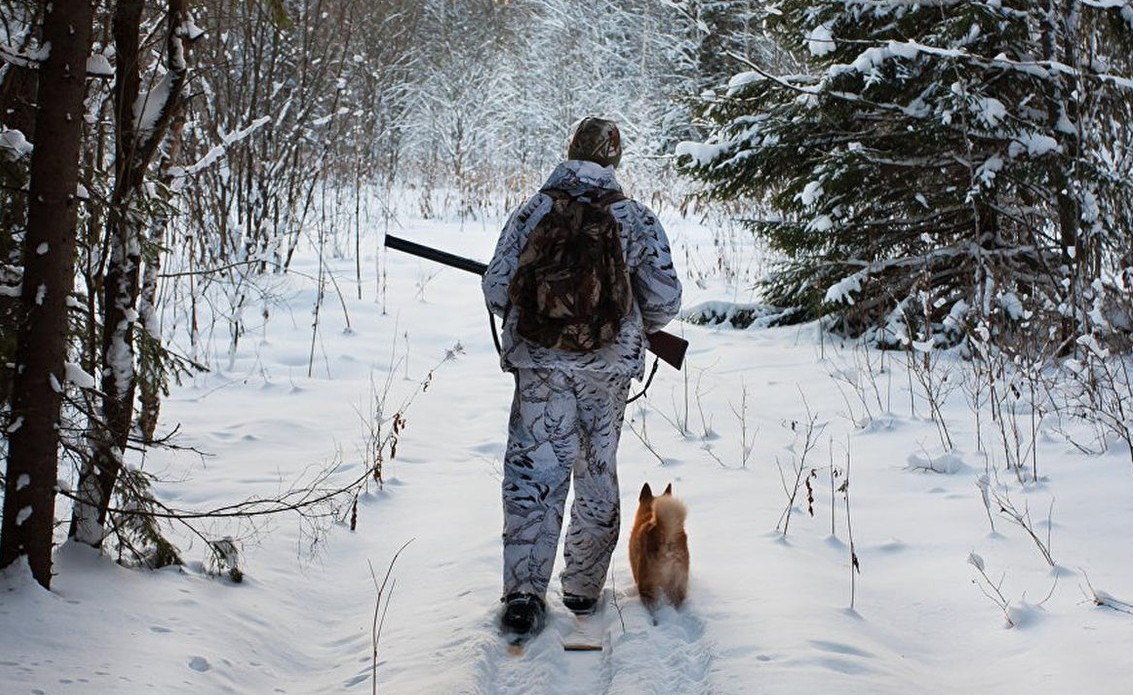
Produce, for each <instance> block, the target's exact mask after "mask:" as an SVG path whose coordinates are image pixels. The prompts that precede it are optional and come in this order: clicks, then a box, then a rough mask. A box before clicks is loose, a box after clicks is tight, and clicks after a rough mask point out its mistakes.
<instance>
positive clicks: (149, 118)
mask: <svg viewBox="0 0 1133 695" xmlns="http://www.w3.org/2000/svg"><path fill="white" fill-rule="evenodd" d="M144 10H145V3H144V2H143V0H119V2H118V3H117V5H116V7H115V14H114V20H113V38H114V47H115V56H116V58H117V66H116V69H115V83H114V93H113V103H114V124H115V140H114V142H115V151H114V184H113V188H112V192H111V197H110V204H109V208H108V210H107V217H106V221H107V222H106V225H107V226H106V237H107V241H108V244H107V245H108V248H109V249H110V254H109V258H108V260H107V266H106V268H107V269H106V274H105V277H104V279H103V282H102V288H103V298H102V312H103V314H102V324H101V325H102V344H101V359H100V360H99V364H100V366H101V372H102V373H101V394H102V395H101V412H100V417H98V418H94V419H93V420H92V423H91V435H90V437H89V441H90V455H89V457H88V458H86V459H85V460H84V462H83V467H82V470H81V471H80V472H79V480H78V486H77V491H76V499H75V506H74V513H73V516H72V519H71V530H70V535H71V536H72V537H73V538H75V539H76V540H78V541H80V542H83V543H87V544H90V545H94V546H98V545H99V544H101V543H102V540H103V536H104V528H103V527H104V524H105V522H106V517H107V513H108V509H109V506H110V500H111V496H112V493H113V491H114V485H115V482H116V481H117V480H118V476H119V474H120V472H121V470H122V466H123V456H124V453H125V450H126V447H127V445H128V443H129V440H130V434H131V429H132V428H133V425H134V401H135V396H136V392H137V372H136V364H137V351H136V344H135V333H136V331H137V329H138V325H137V324H138V316H139V306H138V298H139V294H140V287H141V284H140V277H141V269H142V265H143V259H142V247H143V244H144V243H145V242H146V234H145V232H146V229H147V224H146V220H147V217H146V214H145V210H146V208H147V204H146V200H145V196H146V195H147V192H146V188H145V187H144V184H145V183H146V181H147V172H148V170H149V167H150V164H151V162H152V161H153V158H154V155H155V153H156V152H157V148H158V145H159V144H160V143H161V142H162V141H163V139H164V137H165V135H166V133H167V132H168V130H169V126H170V124H171V123H172V122H173V118H174V116H175V115H176V114H177V112H178V111H179V109H180V107H181V103H182V100H183V94H184V86H185V81H186V79H187V76H188V67H187V64H186V61H185V42H186V41H187V40H188V39H190V38H193V37H194V34H195V31H194V29H193V27H192V25H191V23H190V22H188V21H187V19H188V18H187V15H186V12H185V5H184V0H167V4H166V6H165V9H164V24H165V66H164V67H165V69H164V71H163V72H162V74H161V75H160V76H156V75H155V76H152V77H153V79H152V80H151V81H150V83H149V85H150V87H149V89H146V90H143V83H142V73H141V70H142V63H141V55H142V52H141V45H140V41H141V27H142V20H143V12H144Z"/></svg>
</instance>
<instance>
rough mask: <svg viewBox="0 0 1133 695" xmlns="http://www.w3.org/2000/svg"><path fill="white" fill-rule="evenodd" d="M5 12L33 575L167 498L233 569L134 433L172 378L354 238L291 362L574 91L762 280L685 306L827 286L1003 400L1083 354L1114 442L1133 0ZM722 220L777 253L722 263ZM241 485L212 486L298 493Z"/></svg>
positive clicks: (470, 207)
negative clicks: (403, 222)
mask: <svg viewBox="0 0 1133 695" xmlns="http://www.w3.org/2000/svg"><path fill="white" fill-rule="evenodd" d="M0 18H2V26H0V32H2V35H0V57H2V60H3V62H2V64H0V108H2V110H0V114H2V117H0V177H2V182H0V183H2V187H0V205H2V207H0V227H2V232H0V317H2V318H3V321H2V322H0V407H2V409H3V415H4V416H5V423H6V424H5V429H4V432H5V436H4V439H3V447H4V451H3V452H2V453H3V455H4V458H5V459H6V461H7V466H6V469H5V473H4V516H3V528H2V535H0V566H7V565H9V564H12V563H14V562H17V561H22V560H23V559H24V558H26V560H27V563H28V565H29V568H30V571H31V573H32V574H33V576H35V578H36V579H37V581H39V582H40V583H41V584H42V585H44V586H48V585H49V584H50V581H51V577H52V554H53V548H54V547H55V544H56V543H57V542H58V541H59V540H60V536H62V537H67V538H73V539H74V540H76V541H77V542H80V543H85V544H87V545H93V546H96V547H100V548H101V549H102V550H103V551H105V552H106V553H108V554H110V555H111V556H113V557H115V558H117V559H119V560H120V561H121V562H122V563H124V564H127V565H131V566H143V567H161V566H166V565H169V564H178V563H180V562H182V559H181V557H180V554H179V549H178V546H177V544H176V543H174V542H171V541H170V540H169V538H168V537H167V535H168V534H167V532H166V530H165V529H167V528H168V527H169V526H170V524H174V525H177V526H178V528H182V530H183V531H184V529H188V533H190V534H202V536H201V539H202V541H204V542H205V543H207V544H208V546H209V547H210V548H212V552H213V555H214V558H215V563H216V566H217V567H220V568H223V567H228V568H229V569H233V568H234V562H235V560H234V559H233V558H232V557H231V556H230V551H231V550H232V549H231V548H230V547H229V546H228V545H227V544H226V543H225V542H224V541H223V539H219V540H218V539H216V538H211V537H209V538H205V537H204V536H203V532H202V531H201V530H200V528H199V526H198V523H199V521H200V519H198V518H194V517H192V516H186V515H183V514H179V513H177V512H176V511H175V510H172V509H170V508H169V507H167V506H166V505H165V503H164V502H163V501H162V500H161V498H160V495H157V494H155V492H154V487H153V486H154V484H155V483H157V482H160V481H156V480H155V479H154V478H153V476H152V475H151V474H150V473H147V472H145V471H143V470H141V469H140V468H139V467H137V466H134V465H131V460H132V458H133V457H136V456H137V454H138V452H142V451H144V450H146V449H148V448H152V447H175V446H177V442H176V440H175V439H170V438H168V435H161V436H159V435H158V432H159V428H158V427H157V424H158V422H159V420H160V412H161V401H162V398H163V396H164V395H166V394H168V392H169V389H170V387H171V385H172V384H174V383H176V382H177V381H178V380H179V379H181V378H183V377H186V376H189V375H192V374H195V373H200V372H202V371H204V370H208V369H210V368H213V367H216V366H218V365H222V364H224V362H225V360H231V359H232V358H233V356H234V355H235V354H236V353H237V351H238V349H239V347H240V346H241V342H242V341H243V340H244V339H245V336H246V332H247V329H248V325H249V322H258V321H260V320H261V316H260V314H259V313H258V312H260V311H261V306H262V305H261V302H259V301H258V299H259V298H261V297H262V295H263V293H264V292H265V291H267V290H266V289H265V288H266V287H268V286H269V284H267V283H265V281H264V278H270V277H272V276H278V275H283V274H287V273H289V272H292V262H293V259H294V258H295V254H296V251H297V249H299V248H300V247H301V246H304V245H308V244H309V245H311V246H312V247H313V248H314V249H316V250H317V254H318V257H319V258H320V259H323V258H326V259H330V258H351V259H353V261H354V263H355V272H354V274H353V279H352V281H350V280H347V279H346V278H343V277H341V276H338V275H332V274H329V273H325V272H324V267H323V264H322V263H320V264H319V265H318V267H317V268H316V270H315V273H314V277H315V282H316V284H317V286H318V288H319V295H318V298H317V301H316V303H315V312H314V326H313V329H312V334H313V335H312V348H311V354H312V358H311V360H310V362H313V361H314V358H313V355H314V350H315V348H314V345H315V342H316V339H315V338H316V336H317V334H318V330H319V329H318V326H319V315H320V314H319V312H320V310H321V309H322V308H323V307H324V305H325V304H326V303H330V302H340V301H341V298H342V297H343V296H344V295H346V294H353V295H355V296H357V297H359V298H360V297H361V296H362V294H363V292H364V288H363V286H362V278H363V277H364V276H365V275H367V274H366V273H364V272H363V269H362V266H361V264H362V262H363V260H364V259H365V258H367V254H366V253H363V250H362V248H361V244H362V243H363V239H364V238H366V237H365V235H364V234H363V230H365V229H372V228H375V227H378V228H383V229H390V228H396V226H397V224H398V222H399V220H400V219H402V218H403V216H405V215H408V214H411V215H412V216H413V217H414V218H420V219H426V220H428V219H438V220H439V219H444V220H457V221H459V222H463V223H468V224H472V223H476V222H480V221H484V220H495V219H498V218H499V217H501V216H502V215H504V214H506V211H508V210H510V209H512V208H513V207H514V206H515V205H517V204H518V203H519V202H520V201H521V200H522V199H523V198H524V197H525V196H526V195H529V194H530V192H531V191H532V190H534V189H535V188H536V187H537V186H538V185H539V184H540V183H541V181H542V179H543V177H544V176H545V175H546V173H547V172H548V171H549V169H550V168H551V167H552V166H553V165H554V164H555V163H556V162H557V161H558V160H559V159H560V158H561V156H562V152H563V148H564V146H565V141H564V138H565V135H566V132H567V131H568V127H569V124H570V123H572V122H574V121H576V120H577V119H578V118H580V117H581V116H584V115H586V114H587V113H600V114H604V115H606V116H610V117H612V118H614V119H616V120H618V121H619V123H620V124H621V125H622V128H623V132H624V136H625V139H626V141H627V142H628V143H630V147H629V151H628V153H627V156H626V159H625V162H624V165H623V171H624V174H623V175H622V179H623V181H624V182H625V183H626V184H627V186H628V187H629V188H631V189H632V190H633V191H635V195H636V197H638V198H640V199H642V200H643V201H644V202H647V203H648V204H650V205H651V206H653V207H654V209H656V210H658V211H659V212H664V213H666V214H673V213H676V214H684V215H689V216H694V217H696V218H698V219H700V220H711V221H713V222H715V223H718V226H719V228H720V229H721V230H725V231H724V232H722V234H721V236H720V237H718V238H717V239H716V240H715V243H716V245H717V246H718V247H719V249H720V253H719V254H718V255H717V257H716V259H717V262H716V265H715V267H713V268H705V269H703V273H704V274H717V275H721V276H727V277H728V278H729V279H730V280H733V281H734V280H737V279H741V280H743V281H749V280H750V283H751V284H753V285H756V286H759V287H761V288H762V289H763V290H764V291H765V297H764V299H769V300H773V301H770V302H769V303H760V304H752V305H751V306H746V307H736V306H729V307H728V308H726V309H724V310H722V311H719V312H716V311H713V310H711V308H702V310H701V311H700V312H699V313H698V314H696V315H688V316H686V317H685V318H686V319H688V320H690V321H697V322H706V323H727V324H730V325H734V326H747V325H752V324H753V323H755V324H756V325H772V324H777V323H791V322H805V321H811V320H816V319H821V320H822V323H821V324H820V326H821V328H822V329H823V330H826V331H829V332H830V333H831V334H832V335H837V336H841V337H848V338H855V339H856V338H865V339H866V340H868V341H870V343H871V344H874V345H879V346H883V347H886V348H892V349H897V350H902V351H904V352H906V353H908V354H911V355H916V356H917V357H918V359H919V360H920V362H921V364H922V365H923V371H922V372H921V374H922V375H923V376H924V378H925V379H926V380H927V381H926V382H925V383H926V384H928V386H927V388H930V390H931V388H932V387H933V386H932V385H933V384H934V383H936V382H934V381H933V377H932V374H933V369H932V368H933V365H934V359H935V355H936V354H937V353H936V352H935V351H936V350H938V349H944V348H948V349H952V348H956V349H958V350H959V353H960V354H961V355H962V356H963V357H964V358H966V359H968V360H970V363H971V364H972V365H973V369H974V370H975V372H976V373H978V374H980V375H982V376H981V378H983V380H984V383H986V384H987V391H986V393H987V394H988V395H987V398H988V399H989V402H992V403H993V404H994V403H997V402H998V401H996V399H997V398H1001V397H1003V398H1011V397H1014V398H1020V397H1021V396H1020V394H1029V395H1030V396H1031V397H1032V398H1033V397H1035V394H1037V393H1040V392H1044V389H1045V388H1046V385H1048V384H1051V383H1057V384H1061V385H1069V387H1070V388H1071V389H1072V390H1073V394H1072V395H1071V396H1065V394H1064V397H1063V398H1062V400H1061V401H1060V402H1062V403H1074V404H1076V405H1075V406H1074V407H1075V411H1074V416H1075V417H1079V418H1082V419H1085V420H1087V421H1089V422H1091V423H1093V424H1094V425H1095V426H1096V427H1097V431H1098V432H1099V433H1100V434H1099V440H1100V441H1103V442H1116V443H1118V444H1120V445H1122V446H1125V447H1129V445H1130V443H1133V434H1131V433H1133V417H1131V413H1133V402H1131V397H1130V395H1129V394H1130V391H1129V383H1130V381H1129V371H1128V366H1127V362H1126V361H1124V360H1114V359H1113V356H1115V355H1117V356H1122V355H1127V354H1128V352H1129V346H1130V342H1129V341H1130V335H1131V332H1133V310H1131V307H1133V300H1131V293H1130V285H1131V278H1133V270H1131V268H1133V258H1131V256H1130V253H1131V252H1130V248H1131V244H1130V229H1131V225H1130V215H1131V214H1133V213H1131V210H1133V206H1130V205H1129V201H1130V188H1129V186H1130V180H1131V176H1130V173H1131V171H1133V154H1131V149H1130V144H1131V139H1130V133H1129V127H1130V123H1133V113H1131V110H1133V107H1131V104H1133V99H1131V96H1130V94H1131V92H1133V78H1131V71H1130V58H1129V56H1130V55H1133V53H1131V52H1130V51H1129V47H1130V45H1131V43H1133V39H1131V37H1133V6H1131V5H1130V3H1129V2H1126V1H1123V0H1049V1H1048V2H1044V3H1034V2H1017V3H1013V2H1006V1H1003V2H1001V1H998V0H989V1H986V2H978V1H973V2H953V1H949V0H941V1H940V2H922V3H908V2H868V3H867V2H845V3H821V2H805V1H802V0H798V1H788V0H784V1H782V2H768V3H751V2H700V1H695V0H687V1H677V0H672V1H660V2H659V1H648V0H641V1H633V0H624V1H618V2H613V1H609V2H597V3H587V4H585V5H582V4H580V3H573V2H525V1H523V0H512V1H510V2H491V1H489V0H470V1H467V2H458V1H449V2H443V1H440V0H418V1H410V0H404V1H398V2H369V1H365V0H322V1H315V0H309V1H298V0H296V1H290V0H261V1H256V2H224V1H217V2H187V1H186V0H168V1H167V2H162V3H157V2H143V1H142V0H129V1H123V2H116V3H93V4H92V3H88V2H59V1H56V2H53V3H32V2H21V1H19V0H3V2H0ZM394 201H398V202H397V204H396V205H395V204H394ZM407 205H408V206H409V208H408V209H407V208H406V206H407ZM737 230H744V231H743V234H744V235H745V236H744V239H745V240H746V241H745V242H744V243H758V244H761V245H766V248H767V250H768V252H769V254H770V257H772V258H774V259H775V261H774V262H775V264H776V265H774V266H773V268H771V269H769V270H768V271H767V272H761V273H759V276H758V277H750V278H749V277H748V276H747V275H745V274H744V272H746V271H744V272H740V271H739V270H737V269H736V268H735V267H733V266H732V265H731V264H730V259H731V258H732V256H730V255H729V253H728V247H729V244H730V243H733V241H734V240H735V239H736V238H737V237H734V236H731V234H732V233H733V232H735V231H737ZM370 257H372V258H374V259H380V258H381V257H382V254H372V255H371V256H370ZM375 262H376V263H380V260H375ZM382 276H383V275H382V272H381V269H380V268H378V270H377V272H376V273H375V274H374V277H376V278H377V280H376V283H377V284H376V286H375V287H373V288H372V289H373V292H374V293H375V294H376V295H377V296H378V297H379V298H381V297H383V296H384V295H383V293H384V288H383V286H382V284H381V283H382ZM262 318H264V319H266V317H262ZM217 336H222V337H223V338H224V340H222V341H220V344H224V345H226V346H227V347H226V349H224V350H217V349H216V348H215V346H216V345H217V344H218V342H217V341H216V340H215V338H216V337H217ZM1052 375H1053V376H1052ZM1004 394H1013V395H1009V396H1004ZM930 400H931V399H930ZM993 411H995V408H993ZM998 412H999V414H1000V415H1002V413H1003V412H1004V411H998ZM1001 422H1002V420H1001ZM394 429H395V430H396V422H395V423H394ZM394 434H395V433H394ZM395 441H396V439H388V438H387V439H382V438H378V439H377V440H376V442H375V446H376V447H377V450H376V451H377V452H378V453H379V454H380V452H381V451H383V447H389V446H391V445H395ZM1102 448H1104V447H1102ZM380 458H381V457H380V456H377V455H376V456H375V458H374V464H375V466H377V465H378V463H380ZM1015 458H1016V459H1017V461H1016V462H1017V463H1018V464H1019V465H1017V466H1015V469H1016V471H1017V472H1018V475H1019V476H1020V477H1021V479H1022V478H1025V477H1026V474H1025V466H1024V465H1023V464H1024V462H1025V460H1026V458H1027V451H1023V450H1022V449H1017V451H1016V454H1015ZM376 470H377V469H375V471H371V473H373V475H374V476H377V475H378V473H377V472H376ZM364 483H365V479H363V480H359V481H355V482H354V483H353V484H352V485H348V486H346V487H343V488H341V489H338V490H335V491H332V493H333V495H338V496H340V497H341V498H343V499H346V500H351V499H353V500H356V499H357V495H358V492H359V490H360V489H361V487H362V486H363V485H364ZM798 484H799V483H798V482H796V490H797V489H798V487H797V485H798ZM332 493H327V494H332ZM320 494H322V493H320ZM316 501H322V500H321V499H320V500H316ZM262 505H263V501H262V500H258V501H256V502H254V503H252V502H249V503H245V504H236V505H234V506H233V507H232V508H226V509H221V510H216V511H215V512H210V513H208V514H205V516H209V515H211V516H212V517H213V518H216V517H220V518H224V517H226V516H239V515H242V514H253V513H254V514H269V513H277V512H279V513H283V512H290V513H299V514H305V513H309V512H310V510H311V509H314V508H316V505H315V503H314V502H313V501H312V500H311V498H310V496H309V495H308V496H304V495H303V494H297V496H288V495H284V496H281V498H279V499H277V500H274V501H273V502H271V503H270V504H268V508H267V509H266V510H265V508H264V507H263V506H262ZM348 506H349V505H348Z"/></svg>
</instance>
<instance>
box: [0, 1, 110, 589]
mask: <svg viewBox="0 0 1133 695" xmlns="http://www.w3.org/2000/svg"><path fill="white" fill-rule="evenodd" d="M45 8H46V12H45V14H44V23H43V41H44V43H47V44H50V45H51V52H50V54H49V55H48V57H47V60H46V61H45V62H44V63H43V65H42V66H41V67H40V74H39V86H38V90H37V99H36V103H37V111H36V123H35V142H36V143H38V144H37V145H36V148H35V151H34V152H33V153H32V161H31V183H30V195H29V204H28V231H27V235H26V237H25V239H24V278H23V290H22V294H21V305H22V317H21V319H22V320H21V324H20V328H19V332H18V336H19V338H18V347H17V364H18V365H19V367H18V369H17V370H16V375H15V380H14V385H13V394H12V415H13V418H14V421H13V423H12V425H11V426H10V428H9V432H8V469H7V477H6V479H5V488H4V516H3V529H2V531H0V567H5V566H7V565H10V564H12V563H13V562H15V561H16V560H18V559H19V558H20V557H23V556H27V559H28V564H29V566H30V567H31V571H32V575H33V576H34V577H35V579H36V581H38V582H39V583H40V584H42V585H43V586H44V587H49V586H50V584H51V548H52V530H53V527H54V521H55V484H56V483H55V481H56V477H57V471H58V447H59V430H58V428H57V425H58V421H59V410H60V405H61V399H62V394H61V390H62V385H63V383H64V381H65V375H64V365H63V363H64V360H65V358H66V353H67V298H68V296H69V295H70V293H71V289H72V282H73V276H74V265H75V261H74V255H75V224H76V220H77V216H78V205H79V201H78V199H77V197H76V190H77V186H78V183H79V149H80V145H81V142H82V127H83V97H84V96H85V94H86V66H87V57H88V56H89V55H90V50H91V26H92V23H93V19H94V9H95V3H93V2H91V0H48V1H47V2H45Z"/></svg>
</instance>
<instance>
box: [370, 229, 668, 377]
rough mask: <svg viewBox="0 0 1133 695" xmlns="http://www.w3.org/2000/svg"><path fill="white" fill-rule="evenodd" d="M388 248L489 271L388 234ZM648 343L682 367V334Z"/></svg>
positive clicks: (663, 334) (655, 335)
mask: <svg viewBox="0 0 1133 695" xmlns="http://www.w3.org/2000/svg"><path fill="white" fill-rule="evenodd" d="M386 248H390V249H393V250H395V251H403V252H405V253H408V254H410V255H412V256H417V257H419V258H424V259H426V260H430V261H436V262H437V263H443V264H444V265H447V266H450V267H452V268H458V269H460V270H466V271H468V272H469V273H475V274H476V275H481V276H482V275H484V273H486V272H488V264H487V263H481V262H480V261H474V260H472V259H471V258H465V257H463V256H457V255H456V254H452V253H448V252H447V251H440V250H437V249H434V248H432V247H430V246H424V245H422V244H418V243H416V242H413V241H409V240H408V239H402V238H401V237H396V236H393V235H392V234H386ZM646 338H648V342H647V345H648V347H649V351H650V352H652V353H653V354H655V355H657V356H658V357H660V358H661V359H662V360H664V361H665V362H666V363H668V364H669V365H671V366H672V367H673V368H674V369H680V368H681V365H683V364H684V359H685V351H686V350H687V349H688V341H687V340H685V339H684V338H681V337H680V336H676V335H673V334H672V333H667V332H665V331H657V332H656V333H650V334H649V335H648V336H646Z"/></svg>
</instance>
